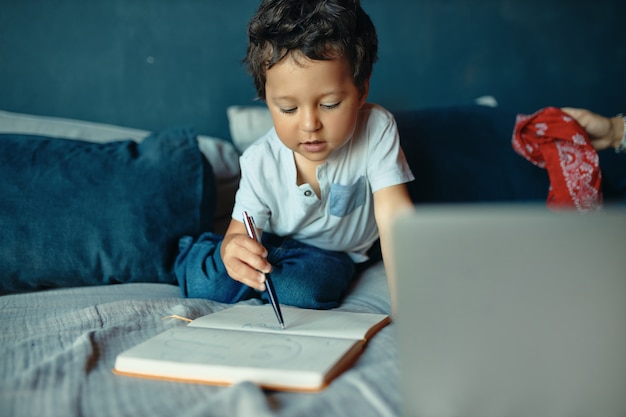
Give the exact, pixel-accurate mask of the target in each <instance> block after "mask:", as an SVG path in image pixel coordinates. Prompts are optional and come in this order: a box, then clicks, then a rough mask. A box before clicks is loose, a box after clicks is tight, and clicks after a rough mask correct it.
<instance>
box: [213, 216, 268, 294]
mask: <svg viewBox="0 0 626 417" xmlns="http://www.w3.org/2000/svg"><path fill="white" fill-rule="evenodd" d="M220 255H221V257H222V261H223V262H224V266H226V270H227V271H228V275H229V276H230V277H231V278H232V279H234V280H236V281H239V282H241V283H242V284H245V285H247V286H249V287H252V288H254V289H256V290H258V291H265V275H264V273H269V272H271V271H272V265H270V263H269V262H267V260H266V259H265V258H266V257H267V250H266V249H265V248H264V247H263V245H261V244H260V243H258V242H256V241H254V240H253V239H250V238H249V237H248V235H247V234H246V230H245V227H244V225H243V223H240V222H237V221H235V220H233V221H231V224H230V226H229V228H228V231H227V232H226V236H225V237H224V241H223V242H222V247H221V249H220Z"/></svg>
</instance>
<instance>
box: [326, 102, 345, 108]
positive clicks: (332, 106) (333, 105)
mask: <svg viewBox="0 0 626 417" xmlns="http://www.w3.org/2000/svg"><path fill="white" fill-rule="evenodd" d="M340 104H341V102H338V103H334V104H322V108H324V109H326V110H332V109H336V108H337V107H339V105H340Z"/></svg>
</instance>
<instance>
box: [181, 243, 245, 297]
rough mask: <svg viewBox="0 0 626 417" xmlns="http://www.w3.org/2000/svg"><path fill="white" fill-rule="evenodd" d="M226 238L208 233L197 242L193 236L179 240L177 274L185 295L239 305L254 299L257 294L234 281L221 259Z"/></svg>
mask: <svg viewBox="0 0 626 417" xmlns="http://www.w3.org/2000/svg"><path fill="white" fill-rule="evenodd" d="M221 245H222V237H221V236H219V235H216V234H214V233H204V234H202V235H201V236H200V237H199V238H198V239H197V240H196V241H194V239H193V238H192V237H191V236H184V237H183V238H181V239H180V240H179V243H178V246H179V254H178V257H177V258H176V262H175V264H174V273H175V275H176V279H177V280H178V285H179V287H180V289H181V291H182V293H183V296H185V297H189V298H208V299H210V300H213V301H218V302H222V303H236V302H238V301H241V300H244V299H247V298H252V297H254V296H255V291H254V290H253V289H252V288H250V287H248V286H246V285H244V284H242V283H240V282H238V281H235V280H234V279H232V278H231V277H230V276H229V275H228V273H227V272H226V267H225V266H224V263H223V262H222V257H221V256H220V247H221Z"/></svg>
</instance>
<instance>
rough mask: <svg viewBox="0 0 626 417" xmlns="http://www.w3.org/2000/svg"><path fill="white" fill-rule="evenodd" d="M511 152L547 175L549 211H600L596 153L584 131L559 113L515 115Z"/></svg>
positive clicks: (549, 110)
mask: <svg viewBox="0 0 626 417" xmlns="http://www.w3.org/2000/svg"><path fill="white" fill-rule="evenodd" d="M513 149H515V151H516V152H517V153H518V154H520V155H522V156H523V157H524V158H526V159H527V160H529V161H530V162H532V163H533V164H535V165H537V166H539V167H541V168H545V169H546V170H547V171H548V177H549V178H550V189H549V191H548V199H547V205H548V207H550V208H551V209H562V208H571V207H574V208H576V209H577V210H578V211H580V212H587V211H590V210H596V209H599V208H601V207H602V191H601V189H600V183H601V180H602V176H601V173H600V167H599V158H598V153H597V152H596V150H595V149H594V147H593V145H591V141H590V140H589V136H588V135H587V132H586V131H585V129H584V128H583V127H582V126H580V124H578V122H577V121H576V120H574V119H573V118H572V117H571V116H569V115H568V114H567V113H565V112H563V111H562V110H561V109H558V108H556V107H546V108H544V109H541V110H539V111H538V112H536V113H534V114H532V115H524V114H518V115H517V119H516V121H515V130H514V132H513Z"/></svg>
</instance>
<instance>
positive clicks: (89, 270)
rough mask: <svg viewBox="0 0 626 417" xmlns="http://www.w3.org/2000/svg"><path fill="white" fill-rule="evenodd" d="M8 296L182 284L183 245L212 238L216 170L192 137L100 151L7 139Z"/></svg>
mask: <svg viewBox="0 0 626 417" xmlns="http://www.w3.org/2000/svg"><path fill="white" fill-rule="evenodd" d="M0 172H1V174H0V177H1V178H2V181H0V195H1V196H2V197H1V199H0V230H1V231H2V232H1V233H0V240H1V243H0V293H12V292H21V291H30V290H38V289H42V288H53V287H66V286H82V285H98V284H112V283H124V282H164V283H172V284H175V283H176V278H175V276H174V274H173V265H174V260H175V257H176V254H177V242H178V239H179V238H180V237H181V236H183V235H199V234H201V233H202V232H204V231H208V230H211V228H212V219H213V214H214V207H215V198H216V196H215V178H214V175H213V171H212V169H211V167H210V165H209V164H208V162H207V161H206V159H205V158H204V157H203V155H202V153H201V152H200V151H199V149H198V146H197V142H196V135H195V134H194V133H193V131H191V130H190V129H171V130H168V131H165V132H162V133H159V134H153V135H150V136H149V137H147V138H146V139H145V140H144V141H142V142H141V143H140V144H137V143H135V142H132V141H121V142H109V143H105V144H97V143H91V142H85V141H77V140H68V139H58V138H49V137H41V136H29V135H16V134H3V135H0Z"/></svg>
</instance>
